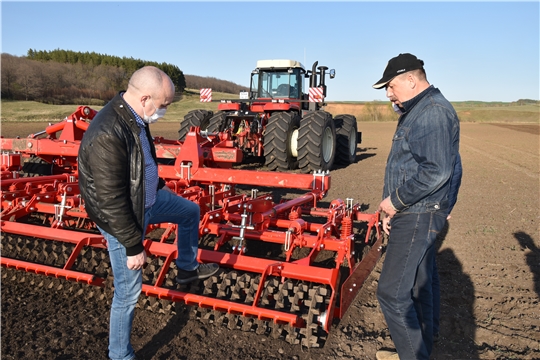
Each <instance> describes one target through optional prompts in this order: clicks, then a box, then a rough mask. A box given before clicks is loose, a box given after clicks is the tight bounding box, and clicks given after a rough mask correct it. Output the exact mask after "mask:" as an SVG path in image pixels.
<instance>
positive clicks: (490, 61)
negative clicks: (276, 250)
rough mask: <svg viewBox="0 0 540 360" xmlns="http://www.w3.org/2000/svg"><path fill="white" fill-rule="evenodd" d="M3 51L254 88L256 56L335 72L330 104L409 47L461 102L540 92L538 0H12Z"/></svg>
mask: <svg viewBox="0 0 540 360" xmlns="http://www.w3.org/2000/svg"><path fill="white" fill-rule="evenodd" d="M1 12H2V52H4V53H8V54H11V55H16V56H24V55H26V54H27V51H28V49H34V50H46V51H51V50H55V49H63V50H72V51H80V52H86V51H88V52H97V53H100V54H107V55H115V56H119V57H124V56H125V57H132V58H135V59H141V60H148V61H157V62H166V63H170V64H174V65H176V66H178V67H179V68H180V69H181V70H182V71H183V72H184V74H190V75H199V76H211V77H216V78H218V79H223V80H229V81H232V82H235V83H237V84H239V85H244V86H249V79H250V73H251V70H253V69H254V68H255V66H256V62H257V60H262V59H294V60H298V61H300V62H302V64H304V66H305V67H306V68H309V69H311V66H312V64H313V63H314V62H315V61H318V62H319V65H325V66H328V67H329V68H331V69H332V68H333V69H335V70H336V77H335V78H334V79H332V80H328V81H327V85H328V97H327V100H329V101H371V100H386V98H385V93H384V90H375V89H373V88H372V85H373V84H374V83H375V82H376V81H377V80H379V78H380V77H381V76H382V72H383V70H384V68H385V66H386V63H387V61H388V60H389V59H390V58H392V57H394V56H396V55H398V54H399V53H403V52H410V53H412V54H415V55H416V56H418V57H419V58H420V59H422V60H424V62H425V69H426V72H427V74H428V80H429V81H430V83H431V84H433V85H434V86H436V87H438V88H439V89H440V90H441V91H442V92H443V94H444V95H446V97H447V98H448V99H449V100H451V101H465V100H478V101H516V100H518V99H535V100H539V99H540V96H539V91H540V90H539V88H540V85H539V82H540V75H539V68H540V64H539V46H540V39H539V34H540V26H539V14H540V5H539V2H538V1H527V2H485V1H484V2H457V1H454V2H426V1H422V2H405V1H397V2H366V1H347V2H321V1H303V2H288V1H271V2H260V1H250V2H247V1H237V2H227V1H217V2H203V1H199V2H184V1H169V2H128V1H123V2H105V1H98V2H67V1H60V2H45V1H39V2H27V1H17V2H14V1H5V0H4V1H2V3H1Z"/></svg>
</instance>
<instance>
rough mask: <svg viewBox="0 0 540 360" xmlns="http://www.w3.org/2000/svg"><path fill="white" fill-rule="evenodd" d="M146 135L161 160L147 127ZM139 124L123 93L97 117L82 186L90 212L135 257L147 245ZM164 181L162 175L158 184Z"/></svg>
mask: <svg viewBox="0 0 540 360" xmlns="http://www.w3.org/2000/svg"><path fill="white" fill-rule="evenodd" d="M145 130H146V136H148V141H149V142H150V145H151V151H152V156H153V157H154V160H156V150H155V147H154V145H153V141H152V137H151V135H150V131H149V129H148V126H147V127H146V128H145ZM139 133H140V128H139V126H137V122H136V121H135V117H134V115H133V113H132V112H131V110H130V109H129V108H128V106H127V103H126V102H125V101H124V99H123V97H122V95H121V93H119V94H118V95H116V96H115V97H114V98H113V99H112V100H111V101H110V102H109V103H108V104H107V105H106V106H105V107H103V109H101V110H100V111H99V112H98V113H97V115H96V116H95V117H94V119H93V120H92V122H91V123H90V126H89V127H88V129H87V130H86V132H85V134H84V136H83V139H82V141H81V145H80V148H79V158H78V166H79V188H80V192H81V196H82V198H83V200H84V204H85V208H86V212H87V213H88V216H89V217H90V219H91V220H92V221H94V222H95V223H96V224H97V225H98V226H99V227H100V228H102V229H103V230H105V231H106V232H108V233H109V234H111V235H113V236H115V237H116V238H117V239H118V241H119V242H120V243H121V244H122V245H124V246H125V247H126V254H127V255H128V256H133V255H137V254H139V253H141V252H142V251H143V250H144V248H143V245H142V239H143V235H144V230H145V229H143V226H144V200H145V195H144V191H145V189H144V186H145V182H144V154H143V149H142V146H141V141H140V138H139ZM164 184H165V182H164V181H163V180H162V179H160V183H159V185H158V189H159V188H162V187H163V185H164Z"/></svg>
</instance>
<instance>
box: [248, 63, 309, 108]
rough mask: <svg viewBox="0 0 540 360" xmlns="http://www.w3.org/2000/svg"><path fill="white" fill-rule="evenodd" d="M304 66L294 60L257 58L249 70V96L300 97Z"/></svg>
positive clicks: (255, 97) (270, 97)
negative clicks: (252, 68) (254, 64)
mask: <svg viewBox="0 0 540 360" xmlns="http://www.w3.org/2000/svg"><path fill="white" fill-rule="evenodd" d="M305 75H306V69H305V68H304V66H303V65H302V64H301V63H300V62H298V61H295V60H259V61H257V68H256V69H255V70H253V71H252V72H251V89H250V94H251V96H250V98H251V99H252V100H256V99H302V97H303V93H302V88H303V86H302V85H303V79H304V77H305Z"/></svg>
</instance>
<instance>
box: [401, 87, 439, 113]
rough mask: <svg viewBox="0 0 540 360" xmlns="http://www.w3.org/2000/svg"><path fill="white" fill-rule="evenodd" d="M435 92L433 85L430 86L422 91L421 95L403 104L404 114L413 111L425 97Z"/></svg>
mask: <svg viewBox="0 0 540 360" xmlns="http://www.w3.org/2000/svg"><path fill="white" fill-rule="evenodd" d="M433 90H435V88H434V87H433V85H429V87H428V88H427V89H426V90H424V91H422V92H421V93H420V94H418V95H416V96H415V97H413V98H412V99H410V100H407V101H405V102H404V103H401V107H402V108H403V112H404V113H407V112H409V110H411V109H412V108H413V107H414V106H415V105H416V104H418V102H419V101H420V100H422V98H423V97H424V96H426V95H427V94H429V93H430V92H432V91H433Z"/></svg>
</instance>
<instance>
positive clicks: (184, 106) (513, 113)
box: [0, 89, 540, 124]
mask: <svg viewBox="0 0 540 360" xmlns="http://www.w3.org/2000/svg"><path fill="white" fill-rule="evenodd" d="M238 97H239V96H238V94H227V93H219V92H214V93H213V94H212V100H214V102H211V103H203V102H200V101H199V91H198V90H194V89H186V90H185V91H184V94H183V95H182V97H181V99H180V100H179V101H175V102H174V103H172V104H171V105H170V106H169V108H168V110H167V114H166V115H165V117H164V118H163V119H162V120H161V121H165V122H166V121H170V122H172V121H174V122H177V121H181V120H182V119H183V118H184V116H185V115H186V114H187V113H188V112H189V111H191V110H194V109H205V110H212V111H214V112H215V111H217V107H218V104H219V102H218V101H219V100H222V99H238ZM329 103H330V102H329ZM332 103H342V104H363V105H368V108H369V107H373V105H378V106H386V105H387V104H388V103H387V102H375V101H374V102H365V101H358V102H354V101H341V102H339V101H336V102H332ZM78 105H87V104H83V103H81V104H77V105H49V104H43V103H38V102H35V101H7V100H2V103H1V108H0V114H1V115H0V119H1V121H2V122H4V121H5V122H38V121H39V122H51V123H55V122H59V121H62V120H63V119H64V118H65V117H66V116H68V115H70V114H71V113H73V112H74V111H75V110H76V109H77V106H78ZM452 105H453V106H454V107H455V109H456V111H457V113H458V116H459V118H460V120H461V121H462V122H493V123H505V122H523V123H537V124H538V123H540V102H537V103H536V104H526V105H518V104H516V103H503V102H480V101H463V102H453V103H452ZM90 107H91V108H93V109H94V110H100V109H101V108H102V106H95V105H90ZM366 111H367V110H366ZM392 119H393V118H392ZM394 120H395V119H394Z"/></svg>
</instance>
